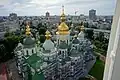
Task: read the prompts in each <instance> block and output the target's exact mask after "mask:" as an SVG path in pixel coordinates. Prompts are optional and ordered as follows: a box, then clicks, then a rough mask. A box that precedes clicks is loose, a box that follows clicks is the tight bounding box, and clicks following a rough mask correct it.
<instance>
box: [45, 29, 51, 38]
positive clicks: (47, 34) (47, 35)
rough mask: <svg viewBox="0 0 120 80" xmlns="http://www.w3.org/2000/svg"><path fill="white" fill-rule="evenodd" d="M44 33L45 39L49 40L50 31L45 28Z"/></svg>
mask: <svg viewBox="0 0 120 80" xmlns="http://www.w3.org/2000/svg"><path fill="white" fill-rule="evenodd" d="M45 33H46V35H45V37H46V39H47V40H49V39H50V38H51V34H50V32H49V31H48V30H47V31H46V32H45Z"/></svg>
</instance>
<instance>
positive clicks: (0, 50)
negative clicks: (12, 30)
mask: <svg viewBox="0 0 120 80" xmlns="http://www.w3.org/2000/svg"><path fill="white" fill-rule="evenodd" d="M6 53H7V52H6V49H5V45H4V44H0V61H4V60H6V59H5V56H6Z"/></svg>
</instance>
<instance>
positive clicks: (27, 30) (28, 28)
mask: <svg viewBox="0 0 120 80" xmlns="http://www.w3.org/2000/svg"><path fill="white" fill-rule="evenodd" d="M25 34H26V35H28V36H29V35H30V34H31V32H30V27H29V25H28V24H27V26H26V33H25Z"/></svg>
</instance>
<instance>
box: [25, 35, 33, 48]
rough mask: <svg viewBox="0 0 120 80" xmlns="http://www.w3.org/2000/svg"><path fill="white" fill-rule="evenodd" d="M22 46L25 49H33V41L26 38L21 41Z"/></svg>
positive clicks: (30, 38)
mask: <svg viewBox="0 0 120 80" xmlns="http://www.w3.org/2000/svg"><path fill="white" fill-rule="evenodd" d="M23 45H24V47H25V48H31V47H35V39H34V38H32V37H30V36H28V37H26V38H25V39H24V40H23Z"/></svg>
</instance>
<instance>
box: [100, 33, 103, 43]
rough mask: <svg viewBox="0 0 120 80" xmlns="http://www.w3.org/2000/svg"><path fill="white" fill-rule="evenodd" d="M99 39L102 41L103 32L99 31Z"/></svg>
mask: <svg viewBox="0 0 120 80" xmlns="http://www.w3.org/2000/svg"><path fill="white" fill-rule="evenodd" d="M99 41H101V42H103V41H104V33H103V32H100V33H99Z"/></svg>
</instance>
